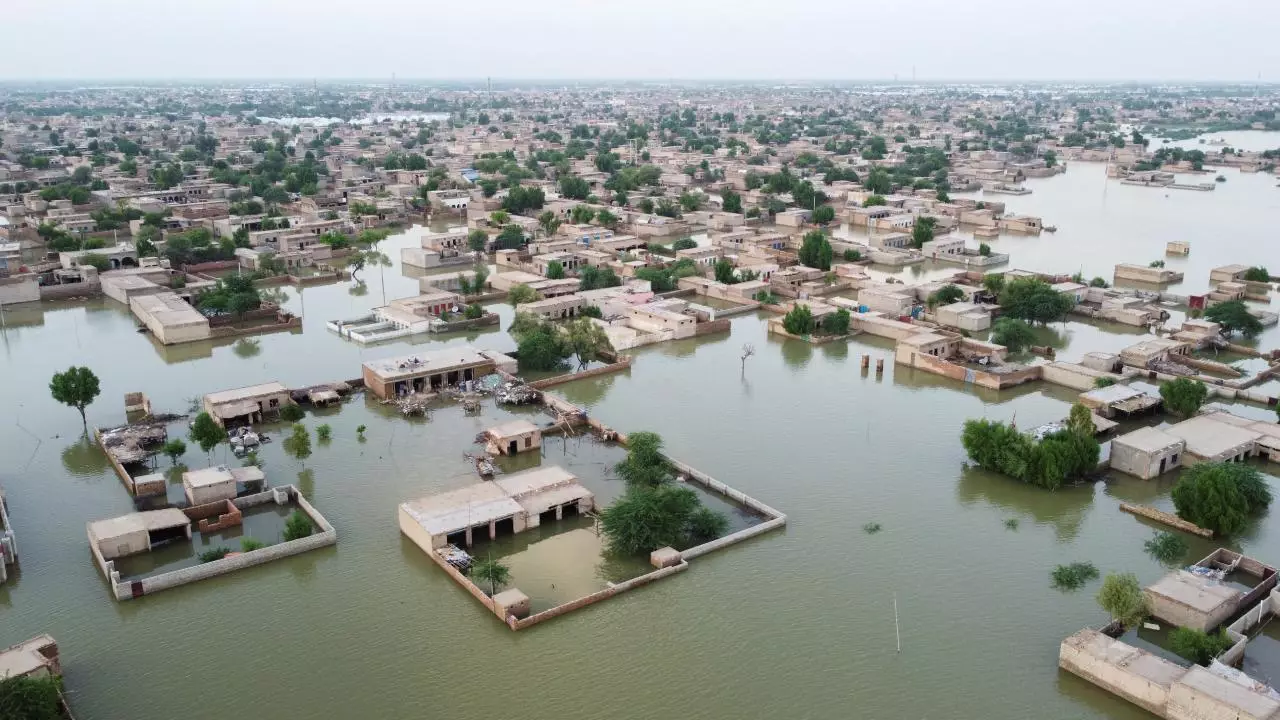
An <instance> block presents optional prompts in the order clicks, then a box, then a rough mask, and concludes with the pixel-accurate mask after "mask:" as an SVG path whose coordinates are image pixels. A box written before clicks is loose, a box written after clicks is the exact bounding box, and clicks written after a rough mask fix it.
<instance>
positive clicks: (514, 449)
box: [507, 440, 520, 455]
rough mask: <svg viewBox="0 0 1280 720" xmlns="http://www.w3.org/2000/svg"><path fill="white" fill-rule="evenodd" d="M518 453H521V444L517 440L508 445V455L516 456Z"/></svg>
mask: <svg viewBox="0 0 1280 720" xmlns="http://www.w3.org/2000/svg"><path fill="white" fill-rule="evenodd" d="M518 452H520V444H519V443H517V442H516V441H515V440H512V441H511V442H509V443H507V454H508V455H515V454H516V453H518Z"/></svg>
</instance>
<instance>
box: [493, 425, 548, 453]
mask: <svg viewBox="0 0 1280 720" xmlns="http://www.w3.org/2000/svg"><path fill="white" fill-rule="evenodd" d="M484 432H485V435H487V436H488V437H489V443H488V444H489V451H490V452H494V453H497V454H499V455H517V454H519V453H522V452H531V451H536V450H538V449H539V448H541V447H542V430H541V429H539V428H538V426H537V425H534V424H533V423H531V422H529V421H528V420H512V421H511V422H505V423H502V424H501V425H495V426H494V427H491V428H489V429H488V430H485V431H484Z"/></svg>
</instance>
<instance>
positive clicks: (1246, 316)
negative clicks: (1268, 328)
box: [1204, 300, 1262, 338]
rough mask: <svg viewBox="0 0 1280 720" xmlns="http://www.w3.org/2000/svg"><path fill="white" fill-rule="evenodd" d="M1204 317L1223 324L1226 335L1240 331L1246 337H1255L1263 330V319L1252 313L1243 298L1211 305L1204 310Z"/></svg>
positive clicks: (1223, 331)
mask: <svg viewBox="0 0 1280 720" xmlns="http://www.w3.org/2000/svg"><path fill="white" fill-rule="evenodd" d="M1204 317H1205V319H1206V320H1211V321H1213V322H1216V323H1218V324H1219V325H1221V326H1222V333H1223V334H1224V335H1234V334H1235V333H1237V332H1238V333H1240V334H1241V335H1243V336H1245V337H1246V338H1255V337H1257V336H1258V335H1259V334H1260V333H1261V332H1262V321H1261V320H1259V319H1258V318H1256V317H1254V316H1253V315H1252V314H1250V312H1249V308H1248V306H1246V305H1245V304H1244V301H1242V300H1228V301H1227V302H1220V303H1217V304H1216V305H1210V306H1209V307H1208V309H1206V310H1205V311H1204Z"/></svg>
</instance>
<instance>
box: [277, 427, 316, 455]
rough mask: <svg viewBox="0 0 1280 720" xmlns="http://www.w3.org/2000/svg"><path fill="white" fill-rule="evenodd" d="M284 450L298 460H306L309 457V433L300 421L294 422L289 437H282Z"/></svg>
mask: <svg viewBox="0 0 1280 720" xmlns="http://www.w3.org/2000/svg"><path fill="white" fill-rule="evenodd" d="M282 444H283V445H284V451H285V452H287V453H289V454H290V455H292V456H294V457H295V458H297V459H298V460H300V461H304V462H305V461H306V459H307V458H309V457H311V433H310V432H308V431H307V426H306V425H303V424H302V423H294V424H293V427H292V428H291V429H290V432H289V437H287V438H285V439H284V443H282Z"/></svg>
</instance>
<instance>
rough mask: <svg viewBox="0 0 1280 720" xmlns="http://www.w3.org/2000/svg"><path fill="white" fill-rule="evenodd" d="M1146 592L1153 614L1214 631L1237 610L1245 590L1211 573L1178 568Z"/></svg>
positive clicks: (1180, 624) (1185, 624) (1178, 622)
mask: <svg viewBox="0 0 1280 720" xmlns="http://www.w3.org/2000/svg"><path fill="white" fill-rule="evenodd" d="M1144 594H1145V595H1146V596H1147V602H1149V603H1150V605H1151V614H1152V615H1153V616H1155V617H1157V618H1159V619H1161V620H1164V621H1165V622H1169V623H1173V624H1175V625H1177V626H1178V627H1187V628H1193V629H1195V630H1212V629H1213V628H1215V627H1217V626H1218V625H1220V624H1222V622H1223V621H1224V620H1226V619H1227V618H1228V617H1230V616H1231V614H1232V613H1234V612H1235V611H1236V608H1237V606H1238V605H1239V604H1240V600H1241V598H1243V597H1244V593H1242V592H1240V591H1239V590H1237V589H1235V588H1233V587H1231V586H1230V585H1227V584H1224V583H1223V582H1221V581H1220V580H1217V579H1214V578H1212V577H1209V576H1207V575H1200V574H1197V573H1192V572H1187V571H1186V570H1177V571H1174V572H1172V573H1170V574H1168V575H1165V576H1164V577H1163V578H1161V579H1160V580H1159V581H1157V582H1156V583H1155V584H1154V585H1152V586H1151V587H1148V588H1147V589H1146V590H1145V591H1144Z"/></svg>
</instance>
